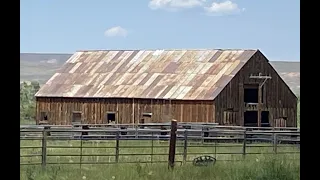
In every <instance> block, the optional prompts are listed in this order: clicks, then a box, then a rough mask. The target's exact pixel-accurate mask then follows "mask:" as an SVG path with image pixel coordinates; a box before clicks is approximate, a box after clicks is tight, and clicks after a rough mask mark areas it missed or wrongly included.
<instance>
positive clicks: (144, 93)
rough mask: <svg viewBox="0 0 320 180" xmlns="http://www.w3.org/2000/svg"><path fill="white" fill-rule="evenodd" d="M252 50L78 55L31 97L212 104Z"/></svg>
mask: <svg viewBox="0 0 320 180" xmlns="http://www.w3.org/2000/svg"><path fill="white" fill-rule="evenodd" d="M256 51H257V50H219V49H214V50H121V51H115V50H113V51H79V52H76V53H75V54H73V56H72V57H70V58H69V59H68V60H67V62H66V63H65V64H64V65H63V66H62V67H61V69H60V70H59V71H58V72H57V73H55V74H54V75H53V76H52V77H51V78H50V79H49V80H48V81H47V83H46V84H45V85H44V86H42V88H41V89H40V90H39V91H38V93H37V94H36V96H37V97H81V98H85V97H96V98H158V99H184V100H210V99H211V100H212V99H214V98H215V97H216V96H217V95H218V94H219V93H220V91H221V90H222V89H223V87H224V86H225V85H227V84H228V82H230V80H231V79H232V78H233V76H234V75H235V74H236V73H237V72H238V71H239V70H240V69H241V67H242V66H243V65H244V64H245V63H246V62H247V61H248V60H249V59H250V58H251V56H252V55H253V54H254V53H255V52H256Z"/></svg>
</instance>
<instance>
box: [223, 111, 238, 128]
mask: <svg viewBox="0 0 320 180" xmlns="http://www.w3.org/2000/svg"><path fill="white" fill-rule="evenodd" d="M237 115H238V114H237V112H234V111H224V112H223V124H224V125H236V124H237Z"/></svg>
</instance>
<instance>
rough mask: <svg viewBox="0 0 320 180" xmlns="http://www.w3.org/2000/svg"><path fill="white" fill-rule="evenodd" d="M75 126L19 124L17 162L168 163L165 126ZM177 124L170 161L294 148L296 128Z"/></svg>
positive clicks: (282, 151)
mask: <svg viewBox="0 0 320 180" xmlns="http://www.w3.org/2000/svg"><path fill="white" fill-rule="evenodd" d="M77 126H78V127H83V126H86V127H87V128H80V129H79V128H78V129H77V128H76V127H66V126H28V127H27V126H21V127H20V141H21V142H20V144H21V146H20V165H42V166H43V167H45V166H46V165H50V164H79V165H80V167H81V166H82V165H84V164H115V163H168V155H169V139H170V129H166V130H164V129H163V128H162V129H160V128H150V127H146V125H145V124H144V125H143V126H144V127H143V129H142V128H141V127H139V126H136V127H132V128H129V127H126V128H123V127H124V125H122V126H118V127H116V128H115V127H112V128H107V127H102V126H101V125H100V127H97V126H93V125H92V127H90V128H89V129H88V125H77ZM154 126H155V125H152V127H154ZM158 126H163V125H159V124H158ZM195 126H196V125H195ZM178 127H180V128H178V129H177V131H176V139H175V140H176V145H175V151H174V157H175V159H176V160H175V163H181V164H182V163H187V162H191V161H192V160H193V159H194V158H196V157H198V156H200V155H210V156H213V157H215V158H216V159H217V161H220V160H224V161H234V160H243V159H244V158H245V159H246V160H255V159H256V158H259V156H261V155H263V156H266V155H273V154H296V155H297V156H299V153H300V148H299V147H300V146H299V144H300V131H299V129H294V128H291V129H290V128H282V129H274V128H269V129H268V128H262V129H261V128H252V127H227V126H217V125H214V127H211V126H210V125H201V126H200V125H197V126H196V127H197V128H194V127H190V126H189V128H188V129H186V128H181V126H179V124H178ZM199 127H200V128H199ZM250 155H253V156H250ZM292 157H293V156H292ZM171 158H172V157H171Z"/></svg>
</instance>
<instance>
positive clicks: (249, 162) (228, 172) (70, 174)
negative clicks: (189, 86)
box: [20, 140, 300, 180]
mask: <svg viewBox="0 0 320 180" xmlns="http://www.w3.org/2000/svg"><path fill="white" fill-rule="evenodd" d="M152 144H153V146H154V148H153V149H152V148H151V146H152ZM214 145H216V146H217V147H216V148H215V147H214V146H213V144H211V145H208V144H201V143H189V144H188V146H189V147H188V148H187V151H188V156H187V161H192V160H193V159H194V158H195V157H197V156H200V155H202V154H206V153H209V155H211V156H213V157H216V158H217V162H216V164H215V165H214V166H213V167H194V166H192V164H191V163H187V164H183V165H182V166H180V163H177V167H176V168H175V170H174V171H172V172H171V171H169V170H168V169H167V164H166V163H153V164H150V163H149V164H143V163H139V162H145V161H151V158H152V161H153V162H155V161H163V162H165V161H167V159H168V155H167V153H168V143H167V142H161V141H156V140H154V141H153V142H152V141H132V140H131V141H125V140H121V141H120V144H119V147H120V148H119V154H120V156H119V162H120V163H119V164H112V165H110V164H105V165H87V164H83V165H82V169H81V172H80V165H79V162H80V157H79V156H76V157H72V156H61V155H67V154H68V155H71V154H73V155H79V154H80V146H81V142H80V141H48V143H47V147H48V149H47V154H48V155H49V156H48V157H47V162H48V163H58V162H60V163H61V162H65V163H77V164H68V165H62V164H60V165H54V166H50V165H47V171H46V172H44V171H41V168H40V166H39V165H38V166H21V179H30V178H31V179H32V177H34V178H35V179H55V177H54V174H56V173H55V171H58V172H57V173H58V174H57V175H58V177H57V178H56V179H70V180H72V179H82V178H84V176H85V177H86V179H126V180H127V179H184V180H189V179H190V180H193V179H239V180H240V179H282V180H285V179H299V177H300V176H299V168H300V164H299V159H300V155H299V153H295V154H281V153H284V152H299V149H298V148H297V146H296V145H279V147H278V150H277V151H278V153H280V154H277V155H275V154H273V153H272V152H273V147H271V146H270V144H248V145H247V148H246V151H247V153H248V155H246V157H245V159H244V158H243V155H242V154H241V153H242V150H243V149H242V144H231V143H219V144H218V143H217V144H214ZM21 146H22V147H23V146H29V147H30V146H39V147H41V141H36V140H32V141H25V140H23V141H21ZM54 146H55V147H56V148H52V147H54ZM57 146H59V147H57ZM177 146H178V147H177V148H176V153H177V154H182V152H183V144H182V142H178V143H177ZM251 146H252V147H251ZM262 146H264V147H262ZM50 147H51V148H50ZM61 147H63V148H61ZM68 147H69V148H68ZM88 147H89V148H88ZM114 147H115V141H111V140H109V141H100V142H98V141H83V142H82V155H90V154H91V155H92V154H94V155H97V154H100V155H101V154H103V155H110V156H83V157H82V160H81V162H93V163H97V162H98V163H99V162H110V163H113V162H115V156H114V155H115V153H116V152H115V148H114ZM20 151H21V155H26V154H41V148H38V149H36V148H23V149H21V150H20ZM215 152H216V153H215ZM151 153H153V154H163V155H153V156H152V157H151V156H150V155H147V154H151ZM196 153H197V154H196ZM221 153H223V154H221ZM228 153H239V154H228ZM249 153H270V154H249ZM129 154H140V155H134V156H132V155H129ZM143 154H144V155H143ZM50 155H58V156H50ZM59 155H60V156H59ZM20 159H21V163H23V162H30V163H32V162H41V157H32V158H29V157H27V158H20ZM223 160H227V161H223ZM228 160H229V161H228ZM234 160H240V161H234ZM176 161H182V155H176ZM121 162H132V163H130V164H122V163H121ZM59 168H60V170H59ZM30 176H32V177H30ZM113 177H114V178H113Z"/></svg>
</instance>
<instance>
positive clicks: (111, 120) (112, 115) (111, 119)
mask: <svg viewBox="0 0 320 180" xmlns="http://www.w3.org/2000/svg"><path fill="white" fill-rule="evenodd" d="M106 121H107V123H108V124H109V123H115V122H116V113H115V112H108V113H107V115H106Z"/></svg>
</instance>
